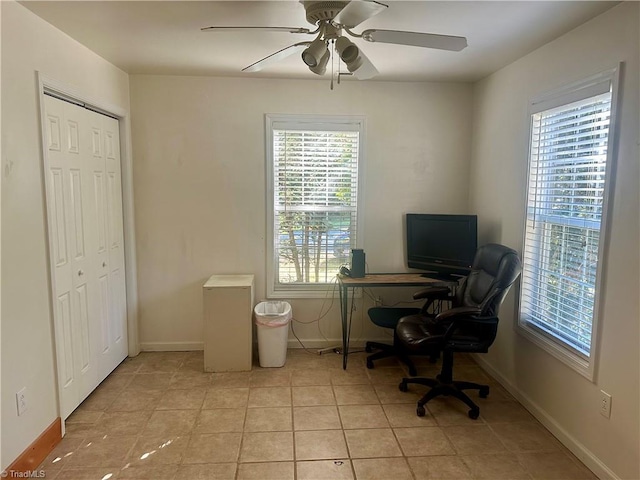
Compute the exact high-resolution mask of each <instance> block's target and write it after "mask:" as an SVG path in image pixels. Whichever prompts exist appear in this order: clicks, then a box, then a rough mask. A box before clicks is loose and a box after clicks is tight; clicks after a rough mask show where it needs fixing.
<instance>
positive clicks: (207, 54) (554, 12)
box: [20, 0, 618, 81]
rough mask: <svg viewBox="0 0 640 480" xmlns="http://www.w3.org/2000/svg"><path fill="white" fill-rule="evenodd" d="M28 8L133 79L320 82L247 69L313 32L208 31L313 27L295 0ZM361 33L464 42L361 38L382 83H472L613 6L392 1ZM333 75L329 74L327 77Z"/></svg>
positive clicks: (293, 72)
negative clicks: (412, 43) (432, 44)
mask: <svg viewBox="0 0 640 480" xmlns="http://www.w3.org/2000/svg"><path fill="white" fill-rule="evenodd" d="M20 3H22V4H23V5H24V6H25V7H26V8H28V9H29V10H31V11H33V12H34V13H35V14H36V15H38V16H40V17H42V18H43V19H44V20H46V21H47V22H49V23H51V24H52V25H54V26H56V27H57V28H59V29H60V30H62V31H64V32H66V33H67V34H68V35H69V36H71V37H73V38H75V39H76V40H78V41H79V42H80V43H82V44H84V45H86V46H87V47H88V48H90V49H91V50H93V51H94V52H96V53H97V54H99V55H101V56H102V57H104V58H105V59H107V60H108V61H110V62H111V63H113V64H114V65H116V66H118V67H120V68H121V69H122V70H124V71H125V72H128V73H130V74H167V75H221V76H247V77H252V76H254V77H271V78H317V76H315V75H314V74H312V73H311V72H309V70H308V69H307V68H306V67H305V65H304V64H303V63H302V60H301V59H300V58H299V57H297V56H295V57H291V58H288V59H286V60H284V61H282V62H281V63H279V64H277V65H273V66H271V67H269V68H267V69H265V70H263V71H261V72H256V73H242V72H241V69H242V68H243V67H246V66H247V65H249V64H251V63H253V62H255V61H257V60H259V59H260V58H263V57H265V56H267V55H269V54H271V53H273V52H275V51H277V50H279V49H281V48H284V47H286V46H288V45H291V44H293V43H296V42H300V41H308V40H312V39H313V38H314V37H312V36H310V35H301V34H291V33H281V32H247V31H244V32H216V33H212V32H201V31H200V28H201V27H205V26H209V25H217V26H236V25H246V26H286V27H308V28H311V29H312V28H313V27H312V26H310V25H309V24H308V23H307V21H306V18H305V11H304V7H303V6H302V5H301V4H300V3H299V2H297V1H290V0H280V1H251V2H250V1H217V2H210V1H113V0H110V1H51V0H49V1H23V2H20ZM386 3H387V4H389V8H388V9H386V10H385V11H383V12H382V13H380V14H378V15H377V16H375V17H373V18H371V19H369V20H367V21H366V22H364V23H363V24H361V25H360V26H358V27H356V28H355V29H354V30H355V31H356V32H361V31H362V30H364V29H369V28H381V29H389V30H408V31H415V32H428V33H439V34H445V35H458V36H465V37H467V40H468V44H469V46H468V47H467V48H466V49H464V50H463V51H461V52H449V51H440V50H433V49H425V48H419V47H409V46H399V45H388V44H381V43H368V42H365V41H361V40H355V42H356V43H357V44H358V45H359V46H360V48H361V49H362V51H363V52H365V53H366V55H367V57H369V59H370V60H371V61H372V62H373V63H374V65H375V66H376V67H377V69H378V70H379V71H380V75H379V76H377V77H376V79H378V80H397V81H475V80H478V79H480V78H483V77H485V76H486V75H488V74H490V73H492V72H494V71H496V70H498V69H500V68H501V67H503V66H505V65H508V64H509V63H511V62H512V61H514V60H516V59H518V58H520V57H522V56H524V55H526V54H527V53H529V52H531V51H533V50H535V49H536V48H538V47H539V46H541V45H544V44H545V43H548V42H549V41H551V40H553V39H555V38H557V37H559V36H560V35H562V34H563V33H565V32H567V31H569V30H571V29H573V28H575V27H576V26H578V25H580V24H582V23H584V22H586V21H587V20H589V19H591V18H593V17H595V16H597V15H599V14H600V13H602V12H604V11H605V10H607V9H609V8H611V7H613V6H614V5H616V4H617V3H618V2H612V1H497V2H492V1H394V0H391V1H387V2H386ZM327 75H328V73H327Z"/></svg>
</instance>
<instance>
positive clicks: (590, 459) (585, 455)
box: [474, 355, 620, 480]
mask: <svg viewBox="0 0 640 480" xmlns="http://www.w3.org/2000/svg"><path fill="white" fill-rule="evenodd" d="M474 358H475V360H476V362H478V365H480V367H482V368H483V369H484V370H486V371H487V373H489V375H491V376H492V377H493V378H495V379H496V380H497V381H498V382H499V383H500V384H501V385H502V386H503V387H504V388H506V389H507V391H508V392H509V393H510V394H511V395H513V396H514V397H515V398H516V400H518V401H519V402H520V403H521V404H522V406H523V407H525V408H526V409H527V410H528V411H529V412H530V413H531V414H532V415H533V416H534V417H535V418H536V419H537V420H538V421H539V422H540V423H542V425H544V426H545V427H546V429H547V430H549V431H550V432H551V433H552V434H553V436H555V437H556V438H557V439H558V440H559V441H560V443H562V444H563V445H564V446H565V447H567V448H568V449H569V450H570V451H571V453H573V454H574V455H575V456H576V457H578V459H580V461H581V462H582V463H584V464H585V465H586V466H587V468H589V469H590V470H591V471H592V472H593V473H594V474H595V475H596V476H597V477H598V478H607V479H612V480H620V477H618V476H617V475H616V474H615V473H613V472H612V471H611V469H609V467H607V466H606V465H605V464H604V463H602V461H601V460H600V459H599V458H598V457H597V456H595V455H594V453H593V452H592V451H591V450H589V449H588V448H587V447H585V446H584V445H583V444H582V443H581V442H580V441H578V440H577V439H576V438H575V437H574V436H572V435H571V434H570V433H569V432H567V431H566V430H565V429H564V428H563V427H562V425H560V424H559V423H558V422H557V421H556V420H555V419H554V418H553V417H552V416H550V415H549V414H548V413H547V412H546V411H545V410H543V409H542V408H540V406H539V405H538V404H537V403H536V402H534V401H533V400H532V399H531V398H530V397H529V396H527V395H526V394H524V393H523V392H522V391H520V389H518V388H517V387H516V386H514V385H513V384H512V383H510V382H509V381H508V380H507V379H506V378H505V377H504V376H503V375H502V374H501V373H500V372H498V371H497V370H495V369H494V368H493V367H492V366H491V365H489V364H488V363H487V362H486V361H485V360H484V358H483V356H482V355H474Z"/></svg>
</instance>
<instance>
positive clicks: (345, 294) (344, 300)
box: [340, 284, 349, 370]
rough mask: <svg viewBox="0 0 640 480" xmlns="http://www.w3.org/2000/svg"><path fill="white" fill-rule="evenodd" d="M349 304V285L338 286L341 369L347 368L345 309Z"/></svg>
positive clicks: (347, 348)
mask: <svg viewBox="0 0 640 480" xmlns="http://www.w3.org/2000/svg"><path fill="white" fill-rule="evenodd" d="M348 306H349V287H347V286H346V285H344V284H343V285H341V287H340V316H341V317H342V318H341V320H342V369H343V370H346V369H347V355H349V329H348V326H347V311H348Z"/></svg>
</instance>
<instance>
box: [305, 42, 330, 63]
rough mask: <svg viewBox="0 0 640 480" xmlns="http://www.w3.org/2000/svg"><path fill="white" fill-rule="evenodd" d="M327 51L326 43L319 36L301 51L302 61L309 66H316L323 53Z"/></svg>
mask: <svg viewBox="0 0 640 480" xmlns="http://www.w3.org/2000/svg"><path fill="white" fill-rule="evenodd" d="M327 53H329V49H328V48H327V43H326V42H325V41H324V40H323V39H322V38H321V37H318V38H316V39H315V40H314V41H313V42H311V45H309V47H307V49H306V50H305V51H304V52H302V61H303V62H304V63H306V64H307V66H308V67H309V68H314V67H317V66H318V65H319V64H320V62H321V60H322V58H323V57H324V56H325V54H327Z"/></svg>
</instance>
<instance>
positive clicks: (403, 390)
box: [398, 382, 409, 392]
mask: <svg viewBox="0 0 640 480" xmlns="http://www.w3.org/2000/svg"><path fill="white" fill-rule="evenodd" d="M398 390H400V391H401V392H406V391H408V390H409V389H408V388H407V384H406V383H405V382H400V385H398Z"/></svg>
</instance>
